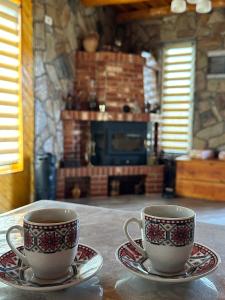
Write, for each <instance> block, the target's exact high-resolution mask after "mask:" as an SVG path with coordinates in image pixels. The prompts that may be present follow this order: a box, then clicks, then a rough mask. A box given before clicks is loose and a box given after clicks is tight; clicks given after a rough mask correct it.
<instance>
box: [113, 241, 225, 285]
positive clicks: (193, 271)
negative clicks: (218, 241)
mask: <svg viewBox="0 0 225 300" xmlns="http://www.w3.org/2000/svg"><path fill="white" fill-rule="evenodd" d="M135 242H136V243H137V244H138V245H140V246H141V247H142V241H141V239H137V240H135ZM115 254H116V258H117V260H118V262H119V263H120V264H122V266H123V267H125V268H126V269H127V270H128V271H129V272H131V273H133V274H135V275H137V276H139V277H142V278H145V279H148V280H153V281H159V282H167V283H179V282H188V281H192V280H195V279H198V278H201V277H204V276H206V275H208V274H210V273H211V272H213V271H215V270H216V268H217V267H218V265H219V263H220V262H221V260H220V257H219V255H218V254H217V253H215V252H214V251H213V250H211V249H209V248H208V247H206V246H204V245H201V244H198V243H194V246H193V249H192V253H191V256H190V258H189V260H188V261H187V263H186V265H185V270H184V271H183V272H181V273H178V274H176V275H168V274H162V273H159V272H157V271H155V270H154V269H153V267H152V265H151V261H150V259H146V258H144V257H143V256H142V254H140V253H139V252H138V251H137V250H136V249H135V248H134V247H133V246H132V245H131V244H130V242H127V243H124V244H122V245H121V246H120V247H119V248H118V249H117V250H116V253H115Z"/></svg>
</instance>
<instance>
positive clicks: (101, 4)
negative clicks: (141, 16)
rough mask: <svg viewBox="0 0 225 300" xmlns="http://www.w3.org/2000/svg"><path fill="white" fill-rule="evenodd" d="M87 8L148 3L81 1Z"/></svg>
mask: <svg viewBox="0 0 225 300" xmlns="http://www.w3.org/2000/svg"><path fill="white" fill-rule="evenodd" d="M81 2H82V3H83V4H84V5H85V6H92V7H93V6H105V5H122V4H132V3H135V4H137V3H143V2H147V1H144V0H81Z"/></svg>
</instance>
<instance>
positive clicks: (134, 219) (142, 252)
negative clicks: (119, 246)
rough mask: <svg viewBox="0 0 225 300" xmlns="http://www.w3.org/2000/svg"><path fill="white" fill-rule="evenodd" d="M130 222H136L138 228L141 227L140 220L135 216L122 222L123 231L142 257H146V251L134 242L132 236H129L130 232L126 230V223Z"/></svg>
mask: <svg viewBox="0 0 225 300" xmlns="http://www.w3.org/2000/svg"><path fill="white" fill-rule="evenodd" d="M132 222H134V223H137V224H138V226H139V228H140V229H142V222H141V220H138V219H136V218H130V219H128V220H127V221H126V222H125V223H124V226H123V229H124V232H125V234H126V236H127V238H128V240H129V242H130V243H131V245H133V246H134V247H135V249H136V250H137V251H138V252H140V253H141V254H142V255H143V257H147V253H146V251H145V250H144V249H143V248H141V247H140V246H138V244H137V243H135V241H134V240H133V239H132V237H131V236H130V234H129V232H128V225H129V224H130V223H132Z"/></svg>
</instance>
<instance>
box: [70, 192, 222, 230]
mask: <svg viewBox="0 0 225 300" xmlns="http://www.w3.org/2000/svg"><path fill="white" fill-rule="evenodd" d="M224 200H225V197H224ZM67 201H68V200H67ZM70 201H71V202H75V203H80V204H86V205H94V206H101V207H106V208H113V209H120V210H121V209H122V210H131V211H135V210H136V211H139V210H141V209H142V208H143V207H144V206H149V205H152V204H178V205H181V206H186V207H189V208H192V209H193V210H195V211H196V215H197V220H198V221H200V222H204V223H211V224H220V225H225V201H224V202H221V201H220V202H218V201H208V200H197V199H186V198H173V199H165V198H162V196H161V195H159V194H154V195H149V196H144V195H129V196H119V197H108V198H101V199H97V198H96V199H79V200H70Z"/></svg>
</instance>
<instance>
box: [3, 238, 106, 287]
mask: <svg viewBox="0 0 225 300" xmlns="http://www.w3.org/2000/svg"><path fill="white" fill-rule="evenodd" d="M79 246H80V247H82V248H87V249H89V251H93V252H94V253H95V255H94V256H93V257H98V259H99V262H98V265H97V266H96V269H95V270H94V272H93V273H92V274H90V275H88V276H87V277H85V278H76V277H75V278H73V280H72V281H70V282H69V283H62V284H58V283H56V284H55V285H53V284H52V285H51V286H38V287H36V286H35V287H34V286H26V285H19V284H16V283H13V282H10V281H7V280H4V279H2V278H1V277H0V282H2V283H4V284H6V285H8V286H12V287H14V288H17V289H20V290H25V291H33V292H51V291H57V290H62V289H66V288H69V287H72V286H76V285H79V284H81V283H83V282H85V281H87V280H89V279H90V278H92V277H93V276H95V275H96V273H98V272H99V271H100V270H101V268H102V266H103V257H102V255H101V254H100V252H99V251H98V250H96V249H95V248H93V247H90V246H88V245H86V244H81V243H79V244H78V247H79ZM17 249H20V251H21V250H23V249H24V247H23V246H19V247H17ZM10 253H11V254H12V253H13V254H15V253H14V252H13V251H12V250H9V251H7V252H5V253H3V254H1V255H0V260H1V258H2V257H3V256H5V255H9V254H10ZM15 256H16V254H15ZM93 257H91V258H90V259H88V260H87V262H89V261H90V260H91V259H92V258H93ZM0 267H1V265H0ZM90 269H91V268H90Z"/></svg>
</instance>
